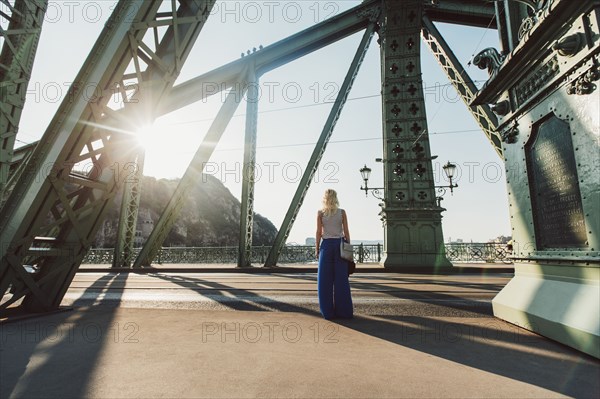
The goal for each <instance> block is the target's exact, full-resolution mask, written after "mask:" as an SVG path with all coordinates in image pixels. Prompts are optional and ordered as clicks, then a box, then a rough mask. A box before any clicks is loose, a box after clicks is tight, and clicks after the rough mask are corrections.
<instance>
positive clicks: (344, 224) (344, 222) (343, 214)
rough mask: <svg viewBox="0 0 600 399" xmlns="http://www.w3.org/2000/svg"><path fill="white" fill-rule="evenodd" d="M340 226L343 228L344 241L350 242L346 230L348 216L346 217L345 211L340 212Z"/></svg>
mask: <svg viewBox="0 0 600 399" xmlns="http://www.w3.org/2000/svg"><path fill="white" fill-rule="evenodd" d="M342 225H343V227H344V237H345V238H346V241H348V242H350V230H349V229H348V216H346V211H342Z"/></svg>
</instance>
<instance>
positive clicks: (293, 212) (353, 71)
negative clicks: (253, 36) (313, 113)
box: [265, 15, 379, 267]
mask: <svg viewBox="0 0 600 399" xmlns="http://www.w3.org/2000/svg"><path fill="white" fill-rule="evenodd" d="M378 18H379V15H373V21H372V23H371V24H370V25H369V26H368V27H367V30H366V31H365V34H364V35H363V38H362V41H361V42H360V45H359V46H358V49H357V50H356V54H355V55H354V59H353V60H352V63H351V64H350V69H348V73H347V74H346V77H345V79H344V83H342V87H341V88H340V91H339V93H338V96H337V98H336V100H335V102H334V104H333V107H332V109H331V111H330V112H329V117H328V118H327V121H326V122H325V126H324V127H323V130H322V131H321V135H320V136H319V140H318V141H317V144H316V146H315V149H314V150H313V153H312V155H311V157H310V160H309V161H308V164H307V165H306V168H305V169H304V174H303V175H302V179H301V180H300V183H299V184H298V188H297V189H296V193H295V194H294V197H293V199H292V202H291V203H290V206H289V208H288V210H287V213H286V214H285V218H284V220H283V222H282V223H281V227H280V228H279V231H277V236H276V237H275V241H274V242H273V245H272V246H271V250H270V251H269V255H268V257H267V260H266V262H265V266H268V267H269V266H275V265H277V261H278V259H279V255H280V254H281V250H282V248H283V246H284V245H285V241H286V240H287V238H288V236H289V234H290V231H291V230H292V227H293V225H294V222H295V220H296V216H297V215H298V212H300V208H301V207H302V203H303V202H304V197H305V196H306V193H307V191H308V188H309V187H310V183H311V181H312V178H313V176H314V174H315V172H316V170H317V168H318V167H319V162H321V158H322V157H323V154H324V153H325V149H326V148H327V144H328V143H329V139H330V138H331V135H332V134H333V130H334V128H335V125H336V123H337V121H338V119H339V117H340V114H341V112H342V109H343V108H344V104H345V103H346V100H347V98H348V95H349V94H350V90H351V89H352V85H353V83H354V80H355V79H356V75H357V74H358V71H359V70H360V66H361V65H362V62H363V60H364V58H365V55H366V53H367V50H368V49H369V44H370V42H371V38H372V37H373V34H374V32H375V22H376V21H377V19H378Z"/></svg>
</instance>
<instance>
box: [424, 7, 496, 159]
mask: <svg viewBox="0 0 600 399" xmlns="http://www.w3.org/2000/svg"><path fill="white" fill-rule="evenodd" d="M422 34H423V40H424V41H425V43H427V45H428V46H429V49H430V50H431V52H432V53H433V56H434V57H435V58H436V59H437V61H438V62H439V64H440V66H441V67H442V69H443V70H444V72H445V73H446V76H448V79H449V80H450V83H452V85H453V86H454V88H455V89H456V91H457V92H458V94H459V95H460V98H462V100H463V102H464V103H465V105H466V106H467V108H468V110H469V111H470V112H471V115H473V117H474V118H475V121H476V122H477V124H478V125H479V127H481V129H482V130H483V133H484V134H485V135H486V137H487V138H488V140H489V141H490V143H491V144H492V146H493V147H494V150H496V153H497V154H498V156H500V158H501V159H504V157H503V156H502V138H501V137H500V134H499V133H498V132H497V131H496V129H497V127H498V117H496V115H495V114H494V113H493V112H492V110H491V109H490V107H489V105H487V104H481V105H471V102H472V101H473V99H474V98H475V94H477V87H476V86H475V83H473V80H472V79H471V77H470V76H469V74H468V73H467V71H465V69H464V68H463V67H462V65H461V64H460V62H459V61H458V58H456V56H455V55H454V53H453V52H452V50H451V49H450V46H449V45H448V43H446V41H445V40H444V38H443V36H442V35H441V33H440V32H439V31H438V30H437V28H436V27H435V25H434V24H433V22H431V20H430V19H429V17H428V16H427V15H424V16H423V32H422Z"/></svg>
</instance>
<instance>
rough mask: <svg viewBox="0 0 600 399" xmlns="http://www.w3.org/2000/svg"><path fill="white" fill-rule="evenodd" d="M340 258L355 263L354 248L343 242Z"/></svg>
mask: <svg viewBox="0 0 600 399" xmlns="http://www.w3.org/2000/svg"><path fill="white" fill-rule="evenodd" d="M340 256H341V257H342V259H346V260H347V261H350V262H354V247H353V246H352V244H350V243H347V242H346V241H344V240H342V241H341V243H340Z"/></svg>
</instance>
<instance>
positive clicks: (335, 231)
mask: <svg viewBox="0 0 600 399" xmlns="http://www.w3.org/2000/svg"><path fill="white" fill-rule="evenodd" d="M321 221H322V223H323V236H322V237H323V239H326V238H342V237H343V236H344V229H343V227H342V210H341V209H339V208H338V210H337V211H336V212H335V213H334V214H333V215H331V216H325V215H324V214H323V211H321Z"/></svg>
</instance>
